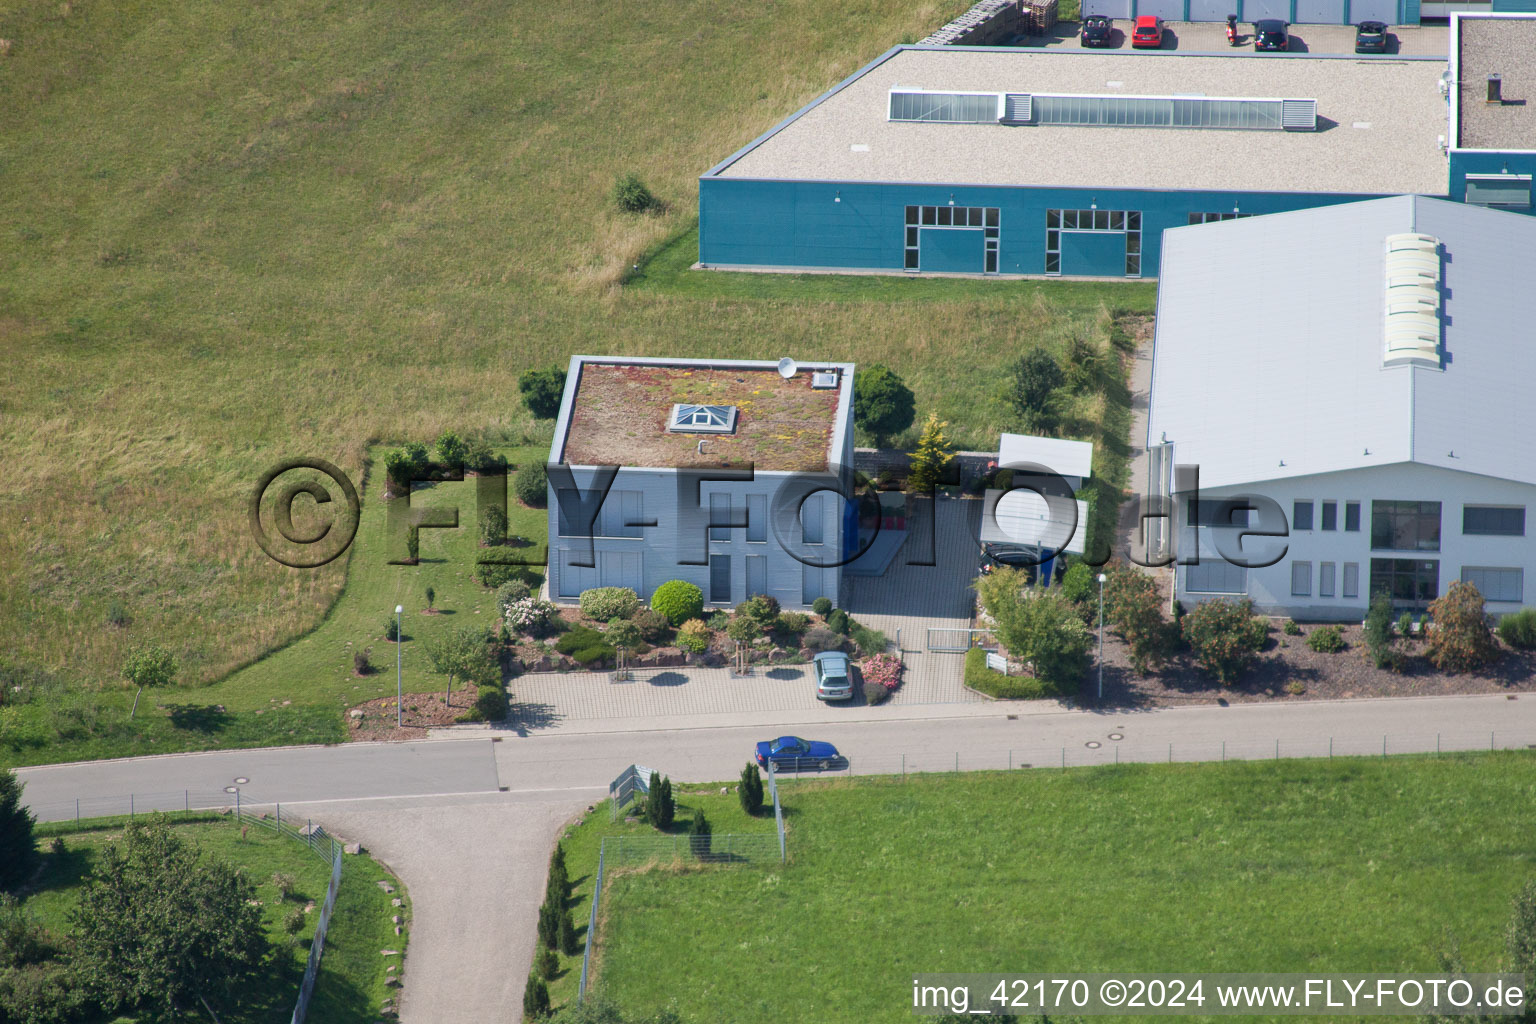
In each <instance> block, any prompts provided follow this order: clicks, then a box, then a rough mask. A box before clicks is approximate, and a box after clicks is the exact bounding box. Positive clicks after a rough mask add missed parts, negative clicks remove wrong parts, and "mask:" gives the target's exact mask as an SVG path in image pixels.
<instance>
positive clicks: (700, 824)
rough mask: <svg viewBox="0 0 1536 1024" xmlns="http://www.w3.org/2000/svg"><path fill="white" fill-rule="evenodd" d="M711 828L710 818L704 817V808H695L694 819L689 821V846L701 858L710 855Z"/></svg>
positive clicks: (704, 858) (703, 858)
mask: <svg viewBox="0 0 1536 1024" xmlns="http://www.w3.org/2000/svg"><path fill="white" fill-rule="evenodd" d="M709 846H710V828H709V819H708V818H706V817H704V808H702V807H698V808H695V809H694V812H693V820H692V821H691V822H689V823H688V847H689V849H690V850H692V851H693V855H694V856H695V857H697V858H699V860H706V859H708V857H709Z"/></svg>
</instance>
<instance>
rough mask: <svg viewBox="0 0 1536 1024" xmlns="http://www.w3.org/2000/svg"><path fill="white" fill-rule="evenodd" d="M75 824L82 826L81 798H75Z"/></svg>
mask: <svg viewBox="0 0 1536 1024" xmlns="http://www.w3.org/2000/svg"><path fill="white" fill-rule="evenodd" d="M75 824H76V825H78V824H80V798H79V797H75Z"/></svg>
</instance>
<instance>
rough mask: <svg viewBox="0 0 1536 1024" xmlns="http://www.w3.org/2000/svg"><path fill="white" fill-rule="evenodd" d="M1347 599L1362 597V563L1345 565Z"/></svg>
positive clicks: (1345, 594) (1347, 563)
mask: <svg viewBox="0 0 1536 1024" xmlns="http://www.w3.org/2000/svg"><path fill="white" fill-rule="evenodd" d="M1343 596H1345V597H1359V596H1360V563H1359V562H1345V563H1344V595H1343Z"/></svg>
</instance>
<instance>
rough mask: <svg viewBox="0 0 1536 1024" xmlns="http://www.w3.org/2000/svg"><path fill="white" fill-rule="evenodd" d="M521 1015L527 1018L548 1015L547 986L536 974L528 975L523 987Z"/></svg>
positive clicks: (531, 1018) (535, 1018)
mask: <svg viewBox="0 0 1536 1024" xmlns="http://www.w3.org/2000/svg"><path fill="white" fill-rule="evenodd" d="M523 1016H524V1017H525V1018H527V1019H529V1020H538V1019H539V1018H541V1017H548V1016H549V986H548V985H546V984H544V980H543V979H542V978H540V977H539V976H538V975H536V974H530V975H529V976H528V984H527V985H526V986H525V987H524V988H523Z"/></svg>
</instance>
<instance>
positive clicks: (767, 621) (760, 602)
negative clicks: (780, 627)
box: [736, 594, 779, 629]
mask: <svg viewBox="0 0 1536 1024" xmlns="http://www.w3.org/2000/svg"><path fill="white" fill-rule="evenodd" d="M736 614H737V615H747V616H750V617H751V618H753V619H756V620H757V623H758V625H760V626H762V627H764V628H765V629H766V628H768V627H771V626H772V625H773V623H774V620H775V619H777V618H778V617H779V599H778V598H776V597H774V596H773V595H771V594H757V595H755V596H753V597H749V598H747V599H746V600H745V601H743V602H741V604H739V605H737V606H736Z"/></svg>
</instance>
